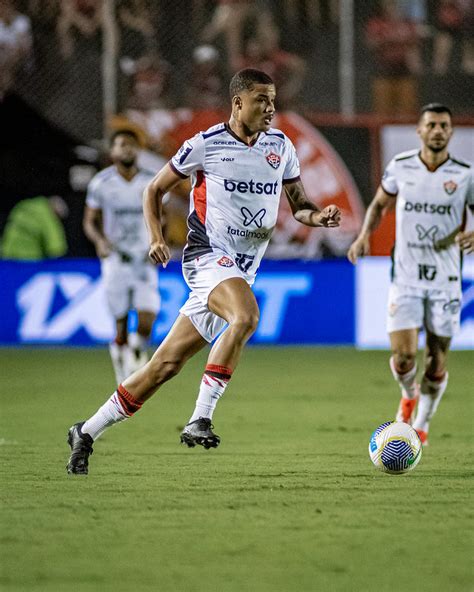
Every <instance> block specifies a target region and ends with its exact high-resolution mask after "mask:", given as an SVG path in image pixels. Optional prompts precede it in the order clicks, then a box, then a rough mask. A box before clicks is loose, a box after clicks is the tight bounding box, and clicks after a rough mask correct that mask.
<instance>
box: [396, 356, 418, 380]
mask: <svg viewBox="0 0 474 592" xmlns="http://www.w3.org/2000/svg"><path fill="white" fill-rule="evenodd" d="M393 361H394V364H395V368H396V370H397V372H399V373H400V374H404V373H405V372H409V371H410V370H411V369H412V368H413V366H414V365H415V361H416V352H410V351H395V352H393Z"/></svg>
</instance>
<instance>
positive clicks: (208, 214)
mask: <svg viewBox="0 0 474 592" xmlns="http://www.w3.org/2000/svg"><path fill="white" fill-rule="evenodd" d="M170 165H171V168H172V169H173V170H174V171H175V172H176V173H177V174H178V175H179V176H181V177H183V178H184V177H188V176H191V181H192V191H191V199H190V213H189V217H188V227H189V234H188V242H187V245H186V247H185V249H184V253H183V260H184V261H190V260H192V259H194V258H196V257H198V256H200V255H203V254H205V253H210V252H212V251H213V249H214V248H216V249H219V250H222V251H224V252H225V253H227V254H229V255H230V256H232V258H233V259H234V261H235V262H236V264H237V265H238V266H239V268H240V269H241V270H242V271H243V272H244V273H246V274H250V275H254V274H255V273H256V271H257V269H258V266H259V264H260V261H261V259H262V257H263V254H264V253H265V250H266V248H267V245H268V242H269V240H270V238H271V235H272V232H273V229H274V227H275V225H276V221H277V215H278V204H279V201H280V195H281V192H282V186H283V184H284V183H285V182H292V181H296V180H297V179H298V178H299V174H300V167H299V163H298V158H297V156H296V152H295V148H294V146H293V144H292V143H291V141H290V140H289V139H288V138H287V137H286V136H285V134H283V132H281V131H279V130H277V129H270V130H269V131H268V132H261V133H260V134H259V136H258V137H257V139H256V141H255V142H253V143H252V145H247V144H246V143H245V142H244V141H243V140H241V139H240V138H239V137H238V136H237V135H236V134H234V132H233V131H232V130H231V128H230V127H229V126H228V125H227V124H224V123H220V124H218V125H215V126H213V127H211V128H209V129H208V130H207V131H206V132H200V133H198V134H196V135H195V136H194V137H193V138H192V139H190V140H188V141H186V142H185V143H184V144H183V146H182V147H181V149H180V150H179V151H178V153H177V154H176V155H175V156H174V157H173V158H172V159H171V161H170Z"/></svg>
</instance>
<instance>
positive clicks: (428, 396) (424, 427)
mask: <svg viewBox="0 0 474 592" xmlns="http://www.w3.org/2000/svg"><path fill="white" fill-rule="evenodd" d="M447 386H448V373H447V372H446V374H445V376H444V378H443V380H442V381H441V382H435V381H433V380H428V379H427V378H426V376H423V380H422V381H421V394H420V401H419V403H418V412H417V414H416V419H415V421H414V423H413V427H414V428H415V430H421V431H423V432H426V433H428V430H429V427H430V421H431V418H432V417H433V415H434V414H435V413H436V410H437V409H438V406H439V404H440V402H441V399H442V397H443V395H444V392H445V390H446V387H447Z"/></svg>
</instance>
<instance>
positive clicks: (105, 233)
mask: <svg viewBox="0 0 474 592" xmlns="http://www.w3.org/2000/svg"><path fill="white" fill-rule="evenodd" d="M139 148H140V146H139V140H138V136H137V135H136V134H135V133H134V132H133V131H128V130H118V131H116V132H114V134H113V135H112V138H111V149H110V157H111V159H112V162H113V165H112V166H110V167H108V168H106V169H104V170H102V171H101V172H99V173H98V174H97V175H95V177H94V178H93V179H92V180H91V182H90V184H89V187H88V191H87V198H86V207H85V211H84V222H83V226H84V232H85V234H86V236H87V237H88V238H89V240H91V241H92V242H93V243H94V245H95V249H96V252H97V255H98V257H99V258H100V260H101V269H102V277H103V283H104V288H105V293H106V296H107V302H108V305H109V308H110V312H111V314H112V315H113V317H114V319H115V325H116V336H115V340H114V341H113V342H112V343H111V344H110V356H111V358H112V363H113V366H114V371H115V377H116V380H117V383H118V384H120V383H121V382H122V381H123V380H124V379H125V377H126V376H128V375H129V374H131V373H132V372H134V371H135V370H136V369H137V368H139V367H141V366H143V364H145V363H146V362H147V360H148V356H147V351H146V349H147V345H148V341H149V338H150V334H151V330H152V327H153V322H154V320H155V317H156V314H157V311H158V307H159V296H158V276H157V271H156V268H155V267H154V266H153V265H152V263H151V262H150V261H149V259H148V235H147V232H146V227H145V220H144V218H143V206H142V195H143V191H144V189H145V187H146V186H147V184H148V183H149V182H150V180H151V179H152V178H153V173H150V172H148V171H146V170H143V169H141V168H139V167H138V165H137V157H138V152H139ZM131 309H136V311H137V317H138V325H137V328H136V331H134V332H132V333H128V315H129V311H130V310H131Z"/></svg>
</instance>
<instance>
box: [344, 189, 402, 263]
mask: <svg viewBox="0 0 474 592" xmlns="http://www.w3.org/2000/svg"><path fill="white" fill-rule="evenodd" d="M394 198H395V196H393V195H390V194H389V193H387V192H386V191H385V190H384V189H383V187H382V186H380V187H379V188H378V189H377V193H376V194H375V197H374V199H373V200H372V202H371V204H370V205H369V207H368V208H367V212H366V213H365V218H364V223H363V224H362V228H361V230H360V232H359V235H358V237H357V238H356V239H355V241H354V242H353V243H352V245H351V246H350V247H349V251H348V252H347V258H348V259H349V261H350V262H351V263H354V264H355V263H357V259H358V258H359V257H364V256H365V255H368V254H369V252H370V244H369V238H370V235H371V234H372V232H373V231H374V230H375V229H376V228H377V226H378V225H379V224H380V220H381V219H382V217H383V214H384V212H385V210H387V209H388V208H389V206H390V205H391V204H392V203H393V200H394Z"/></svg>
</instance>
